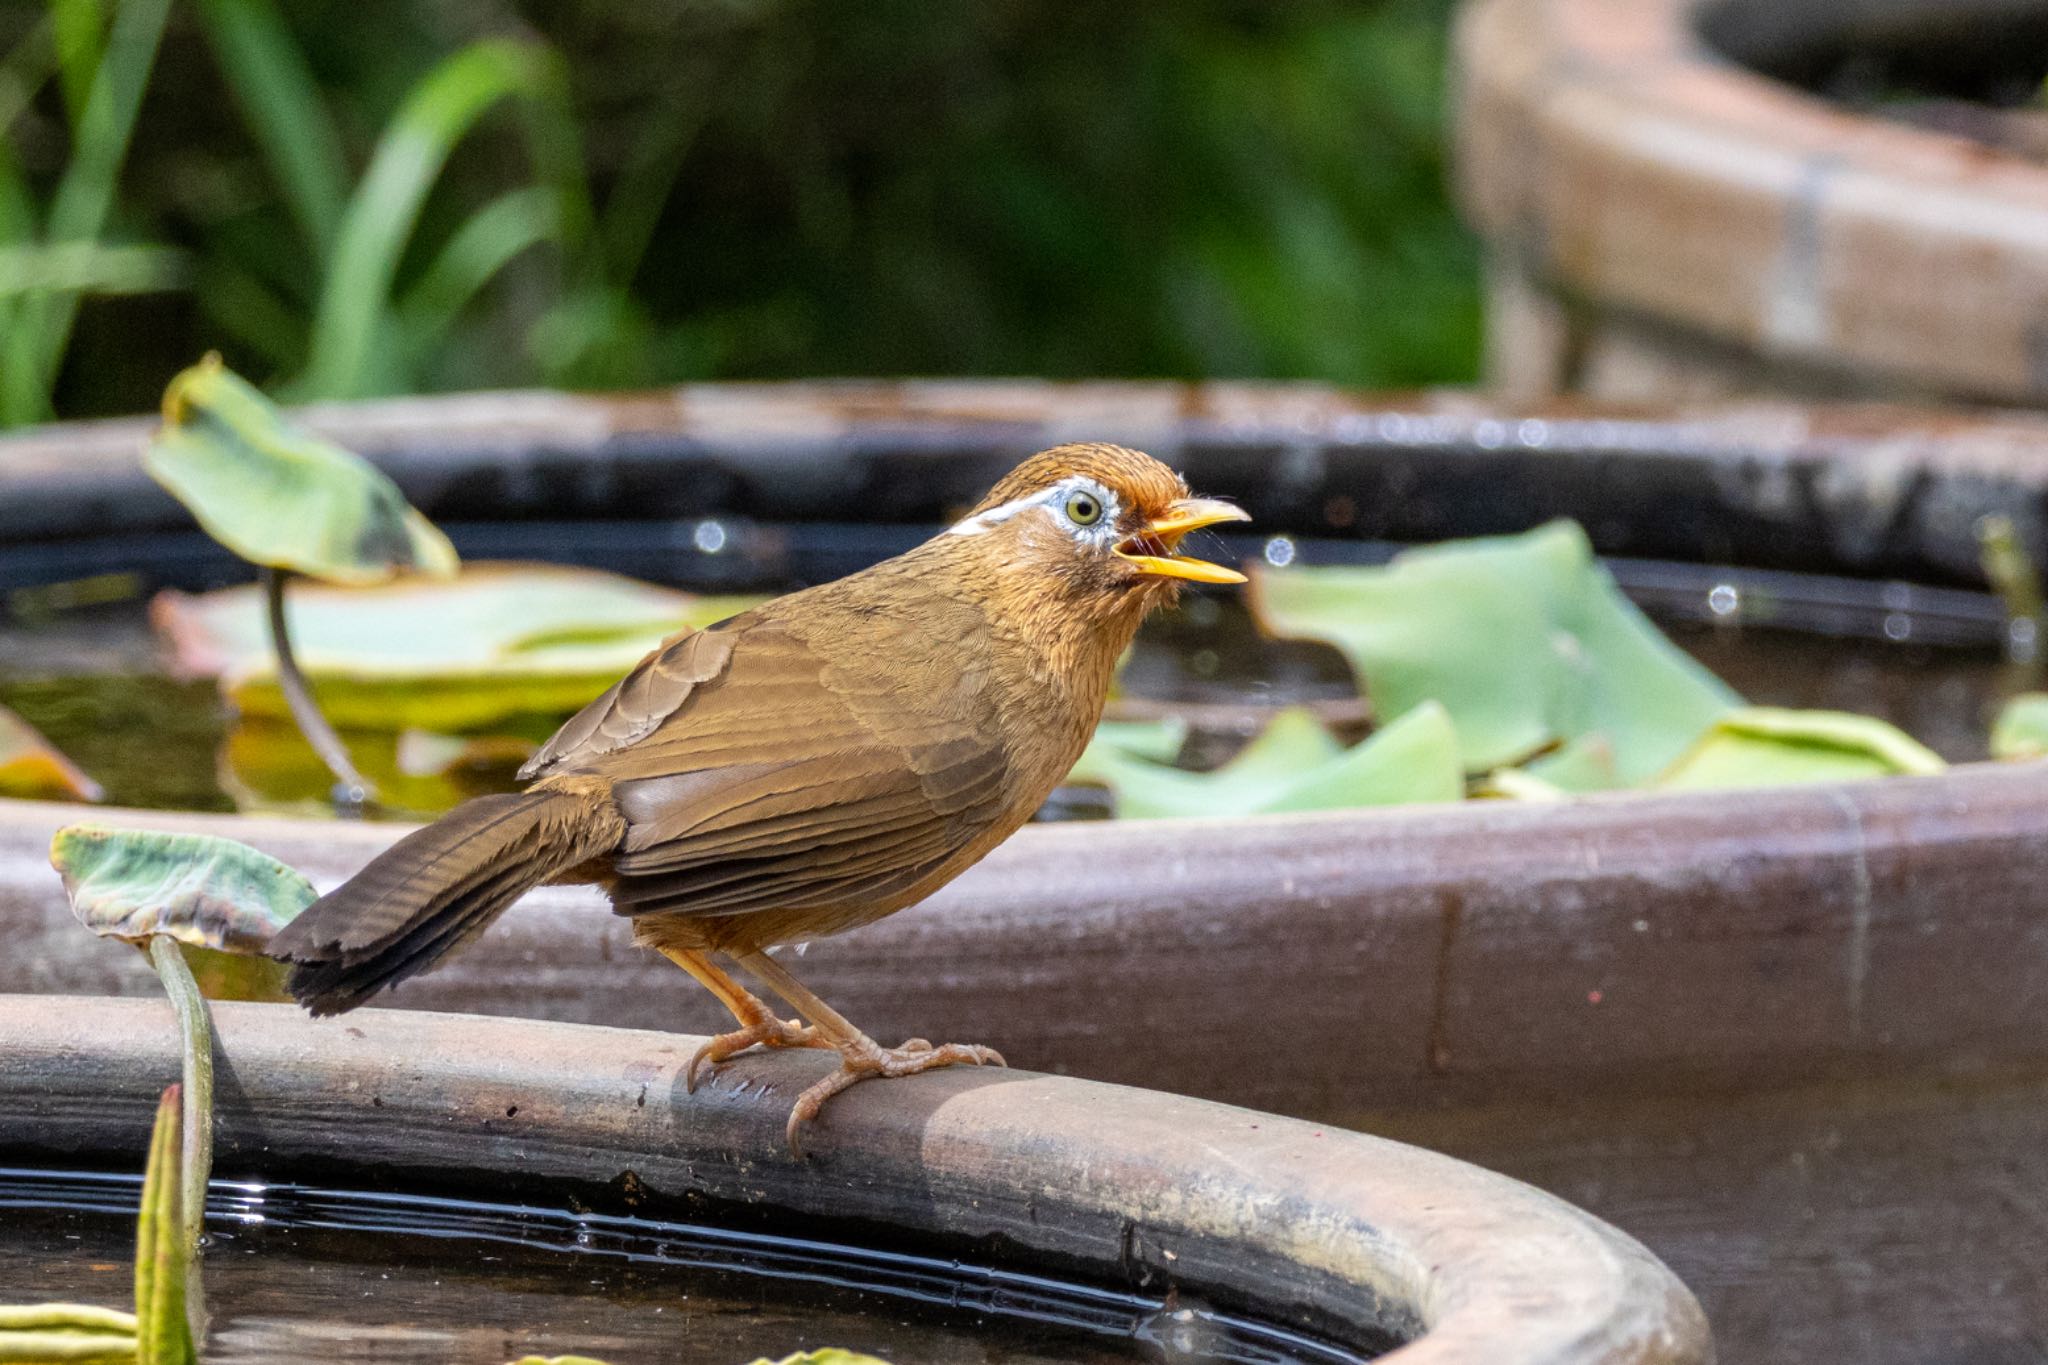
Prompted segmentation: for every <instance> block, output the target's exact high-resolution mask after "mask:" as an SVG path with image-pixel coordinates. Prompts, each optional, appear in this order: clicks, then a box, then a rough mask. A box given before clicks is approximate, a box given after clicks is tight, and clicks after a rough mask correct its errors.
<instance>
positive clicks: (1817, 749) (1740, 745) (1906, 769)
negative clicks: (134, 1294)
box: [1654, 706, 1948, 791]
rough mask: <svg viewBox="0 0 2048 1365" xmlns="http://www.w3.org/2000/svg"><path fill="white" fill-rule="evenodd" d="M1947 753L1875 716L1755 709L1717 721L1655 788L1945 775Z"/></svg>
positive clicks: (1679, 789) (1791, 783) (1663, 776)
mask: <svg viewBox="0 0 2048 1365" xmlns="http://www.w3.org/2000/svg"><path fill="white" fill-rule="evenodd" d="M1947 766H1948V765H1947V763H1945V762H1944V761H1943V760H1942V758H1941V755H1939V754H1937V753H1935V752H1934V751H1933V750H1932V749H1929V748H1928V747H1927V746H1926V745H1924V744H1922V743H1920V742H1919V741H1918V740H1916V739H1914V738H1913V737H1912V736H1910V735H1908V734H1906V733H1904V732H1903V731H1901V730H1899V729H1898V728H1897V727H1895V726H1892V725H1888V724H1886V723H1885V722H1884V721H1881V720H1878V719H1876V718H1875V717H1872V716H1858V715H1853V714H1851V713H1849V712H1846V711H1792V710H1784V709H1781V708H1778V707H1769V706H1750V707H1743V708H1742V709H1740V710H1736V711H1731V712H1729V713H1728V714H1727V715H1725V716H1723V717H1721V718H1720V719H1719V720H1718V721H1716V722H1715V723H1714V725H1713V727H1712V728H1711V729H1709V730H1708V731H1707V733H1706V734H1705V735H1703V736H1702V737H1701V738H1700V740H1699V741H1698V742H1697V743H1696V744H1694V745H1693V746H1692V747H1691V748H1690V749H1688V750H1687V751H1686V752H1685V754H1684V755H1682V756H1681V757H1680V758H1679V759H1678V761H1677V762H1676V763H1674V764H1672V766H1671V767H1670V769H1669V770H1668V771H1666V772H1665V773H1664V774H1663V775H1662V776H1661V777H1659V778H1658V779H1657V781H1656V783H1655V784H1654V785H1655V786H1657V787H1659V788H1661V789H1664V790H1667V791H1698V790H1706V789H1710V788H1725V787H1778V786H1789V785H1793V784H1797V783H1805V782H1852V781H1856V780H1857V779H1860V778H1866V777H1889V776H1894V775H1916V774H1928V773H1938V772H1941V771H1943V770H1944V769H1945V768H1947Z"/></svg>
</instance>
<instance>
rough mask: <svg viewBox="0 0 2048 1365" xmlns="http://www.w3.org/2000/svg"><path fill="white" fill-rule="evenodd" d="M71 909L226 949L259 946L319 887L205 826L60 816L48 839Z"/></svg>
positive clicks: (130, 935) (111, 928)
mask: <svg viewBox="0 0 2048 1365" xmlns="http://www.w3.org/2000/svg"><path fill="white" fill-rule="evenodd" d="M50 864H51V866H53V867H55V868H56V869H57V871H58V873H59V874H61V875H62V876H63V878H64V890H65V893H66V894H67V895H68V896H69V897H70V898H71V912H72V913H73V914H74V915H76V916H77V917H78V920H79V923H81V924H83V925H85V927H86V928H88V929H90V930H92V931H93V932H94V933H96V934H99V935H101V936H102V937H106V938H119V939H125V940H127V941H129V942H131V943H141V942H143V941H145V940H147V939H148V938H150V937H151V936H152V935H155V934H164V935H168V936H169V937H171V938H173V939H176V940H177V941H178V942H179V943H182V944H187V945H190V946H193V947H197V948H210V949H214V950H217V951H220V952H224V953H236V954H245V953H260V952H262V950H263V947H264V945H266V944H267V943H269V942H270V936H271V935H272V934H274V933H276V932H277V931H278V930H279V929H281V928H283V927H284V926H285V925H287V924H289V923H291V921H292V919H293V917H294V916H296V915H297V914H298V913H299V911H301V910H303V909H305V908H306V907H307V906H308V905H311V904H312V903H313V901H314V899H315V898H316V897H317V896H318V894H319V893H318V892H316V891H315V890H314V889H313V884H312V883H311V882H309V881H307V880H306V879H305V877H303V876H301V875H300V874H299V873H298V872H297V871H295V870H293V869H292V868H290V867H287V866H285V864H283V863H281V862H279V861H278V860H277V859H275V858H272V857H270V856H269V855H268V854H265V853H258V852H257V851H256V850H255V849H253V848H250V847H249V846H248V845H247V844H241V843H236V842H235V841H234V840H233V839H222V838H218V837H216V836H214V835H210V834H171V833H166V832H164V831H161V830H148V829H114V828H111V827H108V826H105V825H66V826H65V827H64V828H62V829H60V830H58V831H57V834H56V837H55V838H54V839H52V840H51V841H50Z"/></svg>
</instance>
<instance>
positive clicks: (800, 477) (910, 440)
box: [0, 380, 2048, 584]
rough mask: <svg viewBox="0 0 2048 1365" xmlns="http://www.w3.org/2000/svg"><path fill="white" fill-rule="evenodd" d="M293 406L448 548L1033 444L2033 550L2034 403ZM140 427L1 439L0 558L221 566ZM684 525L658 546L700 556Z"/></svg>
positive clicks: (916, 496)
mask: <svg viewBox="0 0 2048 1365" xmlns="http://www.w3.org/2000/svg"><path fill="white" fill-rule="evenodd" d="M299 416H300V417H301V419H302V420H304V421H305V422H306V423H307V424H308V425H310V426H312V427H313V428H315V429H317V430H319V431H321V432H323V433H326V434H328V435H330V436H332V437H334V438H335V439H336V440H339V441H341V442H342V443H343V444H345V445H348V446H350V447H351V448H353V449H356V450H359V451H361V452H362V453H363V454H365V455H366V456H368V457H369V458H370V459H371V460H372V461H374V462H375V463H377V464H378V465H379V466H380V467H381V468H383V469H384V470H385V471H386V472H387V473H389V474H390V475H391V476H392V477H393V478H394V479H395V480H396V481H397V482H398V483H399V485H400V486H401V487H402V488H403V489H404V490H405V493H406V495H407V496H408V497H409V498H410V499H411V500H412V501H413V502H414V503H415V504H417V505H418V506H419V507H420V508H422V509H423V510H424V511H426V512H427V514H428V515H430V516H432V517H433V518H435V520H437V521H439V522H441V523H443V524H444V525H447V526H449V527H450V528H451V530H452V531H453V532H454V533H455V534H456V537H457V540H458V543H460V542H461V541H462V539H463V536H464V532H465V530H466V529H472V530H476V531H485V530H488V526H487V525H486V524H488V523H495V522H505V521H510V520H519V519H532V518H547V519H554V520H562V519H580V520H590V521H606V522H627V521H630V522H638V523H649V522H654V523H660V522H675V521H679V520H687V519H689V518H694V517H709V516H718V517H727V518H739V519H747V518H758V519H761V520H770V521H788V522H799V523H800V522H806V521H813V522H815V521H828V522H846V521H861V522H869V523H894V524H899V525H901V524H925V525H929V524H932V523H934V522H937V521H939V520H941V519H942V518H944V517H946V516H947V515H948V514H949V513H952V512H956V511H957V510H958V509H960V508H961V507H964V506H968V505H971V504H972V503H973V502H975V501H976V500H978V499H979V498H980V496H981V495H982V494H983V493H984V492H986V491H987V489H988V487H989V486H990V485H991V484H992V483H993V482H994V481H995V480H996V479H997V478H998V477H1000V476H1001V475H1002V474H1003V473H1006V472H1007V471H1008V470H1009V468H1010V467H1011V465H1013V464H1014V463H1015V462H1016V461H1017V460H1019V459H1021V458H1023V457H1024V456H1025V455H1027V454H1030V453H1032V452H1033V451H1037V450H1041V449H1044V448H1045V447H1047V446H1051V445H1056V444H1059V443H1060V442H1062V441H1074V440H1093V441H1102V440H1107V441H1117V442H1121V443H1123V444H1126V445H1132V446H1136V447H1138V448H1139V449H1143V450H1148V451H1150V452H1151V453H1153V454H1155V455H1157V456H1159V457H1160V458H1161V459H1163V460H1165V461H1167V462H1168V463H1170V464H1172V465H1174V466H1175V467H1177V468H1179V469H1181V470H1182V471H1183V472H1184V473H1186V475H1187V476H1188V478H1189V480H1190V481H1191V482H1192V483H1193V484H1195V485H1196V486H1197V487H1198V488H1199V489H1200V490H1201V491H1203V492H1205V493H1211V494H1219V495H1224V496H1228V497H1232V498H1235V499H1237V500H1238V501H1239V502H1241V503H1242V504H1243V505H1244V506H1245V507H1246V508H1247V509H1248V510H1249V511H1250V512H1251V513H1252V515H1253V519H1254V520H1253V525H1252V526H1251V527H1250V528H1248V529H1249V530H1250V532H1252V533H1253V534H1255V535H1258V536H1266V535H1272V534H1276V533H1284V534H1295V535H1320V536H1328V537H1335V538H1345V537H1351V538H1366V539H1381V540H1390V541H1426V540H1435V539H1441V538H1444V537H1446V536H1452V535H1482V534H1487V533H1490V532H1495V531H1502V532H1505V531H1520V530H1526V529H1527V528H1528V527H1530V526H1531V525H1534V524H1535V523H1536V522H1539V521H1541V520H1544V519H1545V518H1549V517H1557V516H1576V517H1577V518H1578V519H1579V520H1580V521H1582V522H1583V523H1584V524H1585V526H1586V529H1587V532H1588V534H1589V535H1591V537H1592V538H1593V541H1594V544H1595V545H1596V547H1597V548H1599V550H1600V551H1601V552H1602V553H1603V554H1609V555H1623V556H1639V557H1649V558H1664V559H1674V560H1689V561H1693V562H1701V563H1726V564H1737V565H1741V566H1744V567H1751V568H1790V569H1802V570H1810V571H1816V572H1823V573H1846V574H1857V575H1863V576H1875V575H1894V576H1899V577H1905V578H1911V579H1915V580H1918V581H1922V582H1928V581H1934V582H1966V583H1971V584H1981V582H1982V578H1981V573H1980V571H1979V569H1978V557H1979V547H1978V542H1977V535H1976V527H1977V523H1978V520H1979V519H1980V518H1981V517H1982V516H1983V515H1985V514H1986V513H1993V512H1997V513H2003V514H2005V515H2007V516H2009V517H2011V518H2012V520H2013V521H2014V523H2015V524H2016V526H2017V529H2018V531H2019V533H2020V534H2021V536H2022V537H2023V539H2024V540H2025V541H2026V542H2027V544H2028V546H2029V548H2030V549H2031V550H2032V551H2033V552H2034V555H2035V560H2036V562H2037V563H2038V562H2048V417H2043V416H2038V415H2035V414H2030V413H2023V412H2005V413H1971V412H1967V411H1958V410H1955V409H1945V408H1939V407H1923V408H1912V407H1902V406H1875V405H1839V404H1838V405H1826V404H1795V403H1785V402H1750V403H1718V404H1711V405H1703V404H1691V405H1685V404H1671V405H1665V406H1663V407H1661V408H1658V409H1656V410H1645V409H1642V408H1622V407H1608V408H1604V409H1603V408H1600V407H1596V406H1592V405H1589V404H1586V403H1584V402H1564V403H1550V404H1542V403H1529V404H1523V405H1504V404H1502V403H1500V402H1498V401H1494V400H1490V399H1488V398H1486V397H1485V396H1483V395H1479V394H1474V393H1471V392H1461V391H1456V390H1444V391H1437V392H1430V393H1410V394H1369V393H1355V392H1348V391H1345V390H1342V389H1337V388H1332V387H1330V386H1327V385H1319V384H1286V383H1211V384H1178V383H1160V382H1142V383H1140V382H1130V383H1121V382H1077V383H1052V382H1044V381H1034V380H1004V381H978V380H944V381H900V382H891V381H868V380H848V381H814V382H790V383H763V384H691V385H683V386H680V387H677V388H672V389H662V390H653V391H648V392H644V393H632V394H567V393H558V392H551V391H544V390H521V391H516V392H505V393H475V394H457V395H448V396H441V397H431V398H408V399H396V400H387V401H379V402H366V403H343V404H321V405H316V406H312V407H308V408H304V409H301V410H299ZM154 425H155V421H154V419H152V418H122V419H114V420H108V421H97V422H79V423H65V424H58V425H53V426H48V427H42V428H35V429H31V430H28V431H24V432H18V433H15V434H12V435H8V436H0V575H6V574H7V573H9V571H10V565H12V564H15V563H17V562H19V564H20V566H21V568H22V569H23V571H25V572H28V573H31V574H42V575H44V576H45V578H46V579H47V580H48V581H56V580H58V579H61V578H63V577H66V576H71V577H76V576H80V575H83V574H89V573H95V572H105V571H106V570H107V569H108V568H110V567H115V568H119V567H141V568H147V567H148V566H149V563H150V561H149V560H148V558H147V556H146V555H143V556H138V551H137V543H138V542H139V541H141V540H143V539H144V537H143V536H141V535H140V534H139V533H149V534H151V535H155V534H160V533H161V534H167V535H183V536H185V537H186V541H187V543H188V545H189V551H190V554H191V555H192V557H194V558H195V559H198V560H205V559H206V557H207V556H209V555H211V556H212V559H211V560H210V561H208V562H211V563H213V564H215V565H217V566H219V567H225V568H229V569H232V567H233V561H232V560H231V559H228V558H227V557H226V554H225V552H224V551H220V550H218V548H217V547H213V546H212V545H211V542H208V541H206V540H205V538H204V537H203V536H202V535H200V534H199V533H198V532H197V531H196V530H194V529H193V528H192V524H191V519H190V514H189V513H187V512H186V511H185V510H184V509H183V508H182V507H180V506H179V505H178V503H177V502H176V501H174V500H173V499H172V498H171V497H170V495H169V494H167V493H165V492H164V491H163V490H162V489H161V488H159V487H157V485H156V484H155V483H154V482H153V481H151V480H150V479H149V477H148V476H147V475H146V474H144V473H143V472H142V469H141V466H140V463H139V458H138V457H139V454H140V451H141V449H142V446H143V444H144V443H145V441H146V440H147V438H148V435H149V433H150V432H151V430H152V429H153V428H154ZM681 540H682V541H686V540H687V537H682V538H681ZM677 543H679V542H664V545H666V546H668V549H667V553H669V554H671V555H674V554H685V553H690V551H688V550H684V549H679V548H676V544H677ZM8 555H12V556H14V559H12V560H9V559H7V558H6V556H8ZM23 555H29V556H31V558H29V559H27V560H22V559H21V556H23Z"/></svg>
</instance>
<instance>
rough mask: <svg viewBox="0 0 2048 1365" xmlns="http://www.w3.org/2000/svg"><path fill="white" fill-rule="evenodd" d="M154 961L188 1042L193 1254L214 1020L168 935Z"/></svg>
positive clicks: (184, 1205)
mask: <svg viewBox="0 0 2048 1365" xmlns="http://www.w3.org/2000/svg"><path fill="white" fill-rule="evenodd" d="M149 960H150V961H151V962H152V963H153V964H155V966H156V974H157V976H158V977H160V978H161V979H162V981H163V983H164V994H165V995H168V996H169V997H170V998H171V1008H172V1009H174V1010H176V1011H177V1013H178V1031H179V1032H180V1033H181V1034H183V1035H184V1042H185V1067H184V1070H185V1075H184V1082H183V1085H182V1090H183V1094H184V1096H185V1100H184V1103H183V1104H182V1105H181V1106H180V1109H181V1111H182V1113H183V1115H184V1118H183V1128H182V1132H181V1134H180V1137H179V1142H178V1147H179V1153H180V1157H179V1162H178V1170H177V1179H178V1207H179V1209H180V1210H181V1214H180V1218H179V1223H178V1235H179V1237H180V1239H181V1242H182V1245H183V1246H184V1248H185V1252H186V1254H187V1255H190V1254H192V1253H193V1252H195V1251H196V1250H197V1249H198V1247H199V1235H200V1233H201V1232H203V1231H204V1230H205V1226H206V1183H207V1180H208V1179H209V1178H210V1177H211V1176H212V1174H213V1016H212V1015H211V1014H210V1013H208V1011H207V1008H206V997H205V996H203V995H201V994H200V993H199V983H198V982H197V981H194V980H193V979H192V969H191V968H190V967H188V966H187V965H186V964H185V954H184V953H183V952H182V951H181V950H180V949H179V947H178V943H177V940H175V939H173V938H171V937H170V936H169V935H168V934H158V935H156V936H155V937H153V938H151V939H150V941H149ZM138 1311H139V1310H138Z"/></svg>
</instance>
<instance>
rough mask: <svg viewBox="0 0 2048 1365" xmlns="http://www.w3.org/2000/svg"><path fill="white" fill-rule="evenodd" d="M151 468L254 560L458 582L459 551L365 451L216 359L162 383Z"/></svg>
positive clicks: (336, 578) (319, 572) (363, 575)
mask: <svg viewBox="0 0 2048 1365" xmlns="http://www.w3.org/2000/svg"><path fill="white" fill-rule="evenodd" d="M142 463H143V468H145V469H147V470H148V471H149V474H150V477H151V478H153V479H155V480H156V481H157V482H158V483H160V484H162V485H163V486H164V488H165V489H166V490H168V491H169V492H170V494H171V496H173V497H175V498H176V499H177V500H178V501H179V502H181V503H183V504H185V507H186V509H187V510H189V511H190V512H191V513H192V515H193V516H194V517H196V518H197V519H198V521H199V524H200V526H201V527H203V528H204V529H205V531H206V533H207V534H208V535H210V536H212V537H213V538H214V539H215V540H217V541H219V542H220V543H221V544H223V545H225V546H227V547H228V548H229V549H230V550H233V551H234V552H235V553H236V554H238V555H240V556H241V557H242V558H243V559H246V560H248V561H249V562H250V563H252V564H262V565H267V566H269V567H271V568H277V569H290V570H293V571H295V572H298V573H302V574H305V575H307V576H308V577H312V578H321V579H326V580H329V581H331V582H336V583H378V582H382V581H384V580H385V579H388V578H390V577H391V576H392V575H394V574H395V573H397V572H398V571H400V570H402V569H410V570H415V571H417V572H420V573H424V574H431V575H435V576H439V577H449V576H452V575H453V574H454V573H455V569H456V557H455V548H454V547H453V546H452V545H450V544H449V543H448V538H447V537H446V536H444V535H442V534H441V533H440V531H438V530H436V529H435V528H434V525H433V523H432V522H429V521H428V520H427V519H426V518H425V517H423V516H421V515H420V514H419V512H418V511H417V510H415V509H414V508H413V507H412V505H411V504H409V503H408V502H406V500H405V495H404V494H402V493H400V492H399V491H398V485H397V484H395V483H393V482H392V481H391V480H390V479H389V478H387V477H385V476H384V474H383V473H382V472H380V471H379V470H378V469H377V468H376V467H375V466H373V465H371V464H370V463H369V462H368V461H367V460H365V459H363V458H362V457H361V456H359V455H355V454H353V453H351V452H349V451H346V450H343V449H342V448H341V447H340V446H338V445H335V444H333V443H332V442H329V441H323V440H321V439H320V438H319V437H317V436H312V435H309V434H308V433H306V432H303V431H300V430H298V429H297V428H295V427H293V426H291V425H290V424H289V423H287V422H286V421H285V420H284V416H283V414H282V413H281V412H280V411H279V410H278V408H277V407H276V405H275V404H273V403H272V402H271V401H270V400H269V399H267V398H265V397H264V396H263V395H262V394H260V393H258V392H257V391H256V390H255V389H254V388H252V387H251V386H250V385H249V384H248V383H247V382H245V381H244V380H242V379H241V378H240V377H239V376H237V375H236V374H234V373H233V372H232V371H230V370H229V369H228V368H227V367H226V366H224V365H222V364H221V362H220V357H219V356H208V357H207V358H206V359H205V360H203V361H201V362H200V363H199V364H197V365H194V366H193V367H192V368H190V369H188V370H186V371H184V372H183V373H181V374H179V375H178V376H177V377H176V378H174V379H173V380H172V381H171V383H170V387H169V388H167V389H165V390H164V424H163V426H162V427H161V428H160V429H159V430H158V431H157V434H156V438H155V439H154V440H153V441H152V442H151V443H150V446H149V449H148V450H147V451H146V452H145V453H144V455H143V458H142Z"/></svg>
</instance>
